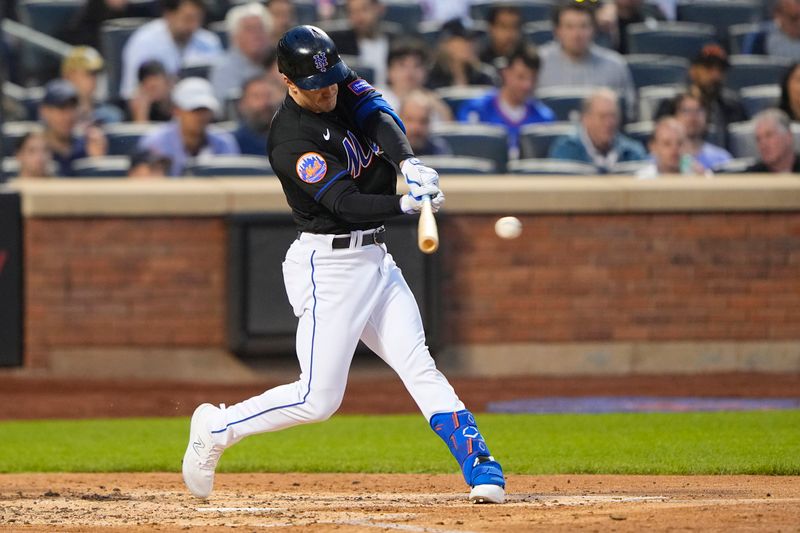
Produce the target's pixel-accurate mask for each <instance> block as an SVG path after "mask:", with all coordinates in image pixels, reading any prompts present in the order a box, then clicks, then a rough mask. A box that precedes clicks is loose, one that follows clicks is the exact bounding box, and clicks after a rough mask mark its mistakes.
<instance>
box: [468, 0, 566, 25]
mask: <svg viewBox="0 0 800 533" xmlns="http://www.w3.org/2000/svg"><path fill="white" fill-rule="evenodd" d="M495 4H497V1H496V0H481V1H478V2H474V3H473V4H472V5H471V6H470V15H471V16H472V18H473V19H475V20H486V17H487V16H488V14H489V10H490V9H491V8H492V6H493V5H495ZM507 4H511V5H514V6H516V7H518V8H519V10H520V12H521V13H522V21H523V22H536V21H540V20H549V19H550V14H551V13H552V12H553V4H554V2H552V1H551V0H511V1H508V2H505V1H504V2H503V5H507Z"/></svg>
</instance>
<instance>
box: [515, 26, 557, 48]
mask: <svg viewBox="0 0 800 533" xmlns="http://www.w3.org/2000/svg"><path fill="white" fill-rule="evenodd" d="M522 34H523V35H524V36H525V38H526V39H527V40H528V41H530V42H532V43H533V44H535V45H537V46H541V45H543V44H545V43H549V42H550V41H552V40H553V23H552V22H550V21H549V20H540V21H538V22H528V23H526V24H525V25H524V26H522Z"/></svg>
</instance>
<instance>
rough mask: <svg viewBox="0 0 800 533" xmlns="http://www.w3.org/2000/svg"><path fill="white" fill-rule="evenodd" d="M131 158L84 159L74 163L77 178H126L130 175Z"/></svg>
mask: <svg viewBox="0 0 800 533" xmlns="http://www.w3.org/2000/svg"><path fill="white" fill-rule="evenodd" d="M130 164H131V162H130V158H129V157H127V156H124V155H108V156H104V157H84V158H83V159H76V160H75V161H73V162H72V168H73V170H74V171H75V177H76V178H124V177H126V176H127V175H128V169H129V168H130Z"/></svg>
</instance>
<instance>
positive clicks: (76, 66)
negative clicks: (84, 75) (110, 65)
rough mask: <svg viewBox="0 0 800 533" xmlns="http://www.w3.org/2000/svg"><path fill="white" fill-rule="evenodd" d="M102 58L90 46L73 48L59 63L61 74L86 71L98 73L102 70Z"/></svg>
mask: <svg viewBox="0 0 800 533" xmlns="http://www.w3.org/2000/svg"><path fill="white" fill-rule="evenodd" d="M104 64H105V62H104V61H103V56H101V55H100V52H98V51H97V50H95V49H94V48H92V47H91V46H74V47H73V48H72V51H71V52H70V53H69V55H67V57H65V58H64V60H63V61H62V62H61V74H62V75H63V74H64V73H66V72H69V71H71V70H88V71H89V72H98V71H100V70H103V65H104Z"/></svg>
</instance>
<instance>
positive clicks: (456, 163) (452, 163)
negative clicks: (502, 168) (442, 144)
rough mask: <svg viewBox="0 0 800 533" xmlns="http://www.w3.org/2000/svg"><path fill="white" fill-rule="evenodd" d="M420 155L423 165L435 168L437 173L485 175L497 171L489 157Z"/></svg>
mask: <svg viewBox="0 0 800 533" xmlns="http://www.w3.org/2000/svg"><path fill="white" fill-rule="evenodd" d="M420 157H422V160H423V163H425V165H427V166H429V167H431V168H435V169H436V171H437V172H438V173H439V174H442V175H447V174H470V175H473V174H474V175H485V174H494V173H496V172H497V165H496V164H495V162H494V161H492V160H491V159H484V158H481V157H466V156H450V155H426V156H420Z"/></svg>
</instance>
